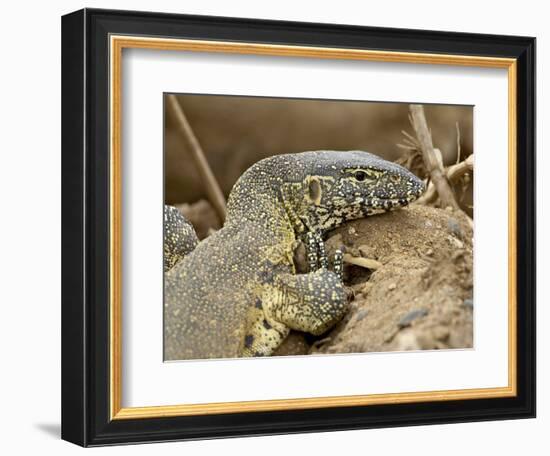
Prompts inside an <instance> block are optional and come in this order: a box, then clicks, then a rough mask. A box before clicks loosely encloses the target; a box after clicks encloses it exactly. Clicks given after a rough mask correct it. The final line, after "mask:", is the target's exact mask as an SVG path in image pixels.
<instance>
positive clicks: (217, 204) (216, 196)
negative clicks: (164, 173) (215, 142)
mask: <svg viewBox="0 0 550 456" xmlns="http://www.w3.org/2000/svg"><path fill="white" fill-rule="evenodd" d="M168 106H169V107H170V109H171V110H172V112H173V114H174V116H175V118H176V120H177V123H178V127H179V130H180V132H181V135H182V137H183V139H184V140H185V142H186V144H187V146H188V149H189V150H190V151H191V157H192V158H193V161H194V162H195V165H196V166H197V169H198V171H199V174H200V177H201V179H202V180H203V181H204V182H205V184H206V189H205V190H206V194H207V196H208V199H209V200H210V202H211V203H212V206H213V207H214V209H215V210H216V212H217V214H218V215H219V217H220V219H221V220H222V222H223V221H225V213H226V204H225V197H224V196H223V192H222V190H221V188H220V185H219V184H218V181H217V180H216V178H215V176H214V173H213V172H212V169H211V168H210V165H209V164H208V161H207V160H206V157H205V155H204V152H203V150H202V147H201V145H200V143H199V141H198V139H197V137H196V136H195V133H194V132H193V129H192V128H191V125H189V121H188V120H187V117H186V116H185V112H184V111H183V108H182V107H181V104H180V103H179V101H178V99H177V97H176V96H175V95H168Z"/></svg>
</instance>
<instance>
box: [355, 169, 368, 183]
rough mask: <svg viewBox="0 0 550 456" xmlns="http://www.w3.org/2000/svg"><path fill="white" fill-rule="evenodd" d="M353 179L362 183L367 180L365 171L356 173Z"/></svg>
mask: <svg viewBox="0 0 550 456" xmlns="http://www.w3.org/2000/svg"><path fill="white" fill-rule="evenodd" d="M353 177H355V180H357V181H359V182H363V181H364V180H366V179H367V173H366V172H365V171H356V172H355V174H354V175H353Z"/></svg>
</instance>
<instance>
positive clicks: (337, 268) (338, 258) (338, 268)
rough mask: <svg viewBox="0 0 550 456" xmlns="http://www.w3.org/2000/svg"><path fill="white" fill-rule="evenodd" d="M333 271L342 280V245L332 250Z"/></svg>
mask: <svg viewBox="0 0 550 456" xmlns="http://www.w3.org/2000/svg"><path fill="white" fill-rule="evenodd" d="M333 264H334V273H335V274H336V275H337V276H338V278H339V279H340V281H341V282H343V281H344V249H343V247H341V248H339V249H337V250H336V251H335V252H334V262H333Z"/></svg>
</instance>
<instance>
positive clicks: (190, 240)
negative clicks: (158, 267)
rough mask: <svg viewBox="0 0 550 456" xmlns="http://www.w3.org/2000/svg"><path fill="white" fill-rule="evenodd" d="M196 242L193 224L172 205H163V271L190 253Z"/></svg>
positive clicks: (197, 241)
mask: <svg viewBox="0 0 550 456" xmlns="http://www.w3.org/2000/svg"><path fill="white" fill-rule="evenodd" d="M198 243H199V238H198V237H197V233H195V230H194V229H193V225H191V223H189V221H188V220H187V219H186V218H185V217H184V216H183V215H181V213H180V211H178V210H177V209H176V208H175V207H174V206H164V272H166V271H168V270H170V269H172V268H173V267H174V266H175V264H176V263H177V262H178V261H180V260H182V259H183V258H184V257H185V255H188V254H189V253H191V252H192V251H193V250H194V249H195V247H196V246H197V244H198Z"/></svg>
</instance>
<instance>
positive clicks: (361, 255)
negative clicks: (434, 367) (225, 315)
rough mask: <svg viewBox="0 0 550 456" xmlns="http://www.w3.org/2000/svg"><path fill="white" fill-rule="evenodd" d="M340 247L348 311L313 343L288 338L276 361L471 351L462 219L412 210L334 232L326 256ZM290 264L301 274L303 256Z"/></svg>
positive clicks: (468, 233)
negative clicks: (281, 357) (333, 355)
mask: <svg viewBox="0 0 550 456" xmlns="http://www.w3.org/2000/svg"><path fill="white" fill-rule="evenodd" d="M341 246H344V247H345V249H346V259H347V260H348V262H347V263H346V266H345V283H346V285H348V286H349V287H350V291H351V295H352V298H351V302H350V309H349V312H348V313H347V314H346V316H345V317H344V318H343V320H342V321H341V322H340V323H339V324H338V325H337V326H336V327H334V328H333V329H332V330H331V331H329V332H328V333H326V334H324V335H323V336H321V337H319V338H312V337H311V336H310V335H306V334H301V333H292V334H291V336H290V337H289V338H288V339H287V340H286V341H285V343H284V344H283V345H282V346H281V347H280V348H279V350H278V351H277V352H276V353H275V355H303V354H307V353H310V354H319V353H358V352H373V351H377V352H381V351H395V350H398V351H401V350H423V349H446V348H470V347H472V346H473V298H472V297H473V271H472V270H473V256H472V248H473V247H472V228H471V226H470V224H469V222H468V219H467V218H466V216H465V215H464V214H462V213H459V212H451V211H447V210H442V209H437V208H432V207H425V206H419V205H418V206H415V205H413V206H411V207H409V208H407V209H403V210H398V211H395V212H390V213H387V214H383V215H377V216H374V217H370V218H368V219H361V220H357V221H355V222H351V223H348V224H346V225H345V226H343V227H341V228H339V229H337V230H334V231H333V232H332V233H331V235H330V237H329V239H328V241H327V251H328V252H329V254H330V253H332V252H334V250H335V249H336V248H338V247H341ZM349 262H353V263H356V264H363V265H367V266H369V267H368V268H365V267H362V266H357V265H354V264H350V263H349ZM297 265H298V268H299V269H301V270H304V269H305V265H304V260H303V252H298V253H297Z"/></svg>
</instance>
